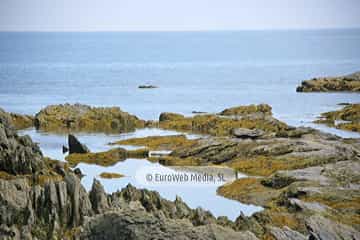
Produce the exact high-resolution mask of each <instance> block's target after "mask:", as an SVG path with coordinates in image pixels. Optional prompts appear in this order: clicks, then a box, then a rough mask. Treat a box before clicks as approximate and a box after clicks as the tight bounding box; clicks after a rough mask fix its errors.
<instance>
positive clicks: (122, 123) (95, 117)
mask: <svg viewBox="0 0 360 240" xmlns="http://www.w3.org/2000/svg"><path fill="white" fill-rule="evenodd" d="M143 126H144V121H142V120H140V119H138V118H137V117H136V116H133V115H130V114H129V113H126V112H123V111H121V109H120V108H118V107H90V106H87V105H81V104H74V105H71V104H60V105H51V106H48V107H46V108H44V109H42V110H41V111H40V112H39V113H37V114H36V115H35V127H36V128H37V129H41V130H45V131H68V130H71V131H84V132H94V131H95V132H109V133H119V132H129V131H134V130H135V128H137V127H143Z"/></svg>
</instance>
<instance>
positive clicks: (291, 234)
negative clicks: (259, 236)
mask: <svg viewBox="0 0 360 240" xmlns="http://www.w3.org/2000/svg"><path fill="white" fill-rule="evenodd" d="M269 230H270V233H271V235H272V236H273V237H274V238H275V239H276V240H306V239H307V237H305V236H304V235H303V234H301V233H299V232H296V231H294V230H292V229H290V228H289V227H287V226H285V227H283V228H278V227H270V229H269Z"/></svg>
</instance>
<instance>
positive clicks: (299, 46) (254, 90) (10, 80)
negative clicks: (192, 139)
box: [0, 30, 360, 220]
mask: <svg viewBox="0 0 360 240" xmlns="http://www.w3.org/2000/svg"><path fill="white" fill-rule="evenodd" d="M359 43H360V30H318V31H314V30H313V31H273V32H272V31H239V32H176V33H174V32H173V33H170V32H132V33H130V32H108V33H31V32H29V33H6V32H3V33H0V107H1V108H4V109H5V110H7V111H13V112H18V113H28V114H34V113H36V112H38V111H39V110H40V109H41V108H42V107H44V106H46V105H49V104H58V103H65V102H70V103H75V102H80V103H85V104H90V105H96V106H114V105H115V106H119V107H121V108H122V109H123V110H126V111H128V112H130V113H133V114H136V115H137V116H139V117H141V118H144V119H156V118H158V116H159V114H160V113H161V112H164V111H172V112H180V113H183V114H186V115H190V114H191V112H192V111H207V112H218V111H220V110H222V109H224V108H226V107H231V106H237V105H243V104H252V103H269V104H271V105H272V107H273V112H274V114H275V116H276V117H277V118H279V119H281V120H283V121H286V122H287V123H289V124H292V125H296V126H298V125H307V126H314V127H317V128H321V129H323V130H326V131H330V132H333V133H336V134H339V135H342V136H346V137H359V136H360V135H359V134H356V133H351V132H344V131H338V130H334V129H330V128H326V127H324V126H320V125H313V124H311V121H313V120H314V119H315V118H316V116H318V115H319V114H320V113H321V112H324V111H330V110H334V109H336V108H338V107H339V106H337V104H338V103H342V102H360V95H359V94H351V93H331V94H328V93H306V94H304V93H296V92H295V89H296V86H297V85H298V84H299V83H300V82H301V81H302V80H304V79H308V78H312V77H315V76H327V75H339V74H347V73H351V72H354V71H359V70H360V44H359ZM142 84H152V85H157V86H159V88H157V89H148V90H141V89H138V88H137V87H138V85H142ZM20 134H29V135H30V136H31V137H32V138H33V139H34V141H36V142H38V143H39V144H40V147H41V149H42V151H43V152H44V154H45V155H46V156H50V157H52V158H55V159H59V160H63V159H64V155H63V154H62V152H61V149H62V145H64V144H66V137H67V136H66V135H54V134H48V133H42V132H37V131H35V130H34V129H27V130H23V131H21V132H20ZM166 134H174V133H173V132H168V131H162V130H156V129H143V130H138V131H136V132H134V133H128V134H117V135H111V136H108V135H103V134H83V135H78V137H79V138H80V140H81V141H82V142H83V143H85V144H86V145H88V146H89V147H90V149H91V150H92V151H104V150H106V149H108V148H109V146H108V145H107V143H109V142H111V141H115V140H118V139H126V138H131V137H142V136H150V135H166ZM79 167H80V169H81V170H82V171H83V172H84V173H85V174H86V176H85V177H84V178H83V180H82V183H83V184H84V186H85V187H86V189H87V190H89V189H90V188H91V184H92V181H93V178H98V176H99V174H100V173H101V172H104V171H110V172H118V173H122V174H125V175H126V177H125V178H121V179H110V180H106V179H101V182H102V184H103V185H104V187H105V190H106V191H108V192H112V191H115V190H117V189H120V188H122V187H124V186H125V185H126V184H128V183H131V184H133V185H135V186H137V187H145V188H149V189H153V190H156V191H158V192H160V194H161V195H162V196H164V197H166V198H168V199H171V200H174V199H175V196H176V195H179V196H180V197H182V198H183V199H184V201H185V202H186V203H188V204H189V205H190V206H191V207H193V208H195V207H198V206H200V207H203V208H205V209H207V210H211V212H213V213H214V214H215V215H216V216H220V215H225V216H228V217H229V218H230V219H232V220H234V219H235V218H236V217H237V216H238V215H239V213H240V211H242V212H243V213H245V214H246V215H250V214H252V213H253V212H256V211H259V210H260V209H261V208H259V207H256V206H251V205H245V204H240V203H239V202H237V201H232V200H229V199H225V198H222V197H220V196H218V195H216V189H217V187H218V185H211V184H210V185H209V186H196V184H195V185H191V186H181V185H179V186H172V185H171V186H149V185H144V184H142V182H141V181H140V182H139V181H138V179H137V178H136V176H137V175H139V172H141V169H144V168H149V167H151V168H155V169H156V171H174V170H173V169H169V168H168V167H164V166H161V165H159V164H157V163H151V162H148V161H146V160H133V159H130V160H127V161H125V162H119V163H118V164H116V165H114V166H111V167H107V168H104V167H100V166H94V165H87V164H80V165H79Z"/></svg>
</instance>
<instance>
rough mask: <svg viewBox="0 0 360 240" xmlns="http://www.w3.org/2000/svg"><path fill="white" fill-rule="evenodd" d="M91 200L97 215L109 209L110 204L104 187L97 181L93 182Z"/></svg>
mask: <svg viewBox="0 0 360 240" xmlns="http://www.w3.org/2000/svg"><path fill="white" fill-rule="evenodd" d="M89 198H90V202H91V205H92V208H93V210H94V212H95V213H103V212H104V211H105V210H106V209H108V208H109V203H108V199H107V196H106V193H105V190H104V187H103V186H102V185H101V184H100V182H99V181H98V180H96V179H94V181H93V185H92V187H91V191H90V193H89Z"/></svg>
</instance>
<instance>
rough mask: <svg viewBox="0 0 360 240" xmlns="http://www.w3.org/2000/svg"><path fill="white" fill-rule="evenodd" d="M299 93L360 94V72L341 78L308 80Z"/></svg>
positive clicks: (304, 82) (302, 84) (303, 83)
mask: <svg viewBox="0 0 360 240" xmlns="http://www.w3.org/2000/svg"><path fill="white" fill-rule="evenodd" d="M296 91H297V92H336V91H347V92H360V72H355V73H352V74H349V75H346V76H339V77H320V78H313V79H311V80H306V81H303V82H302V83H301V85H300V86H298V87H297V88H296Z"/></svg>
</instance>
